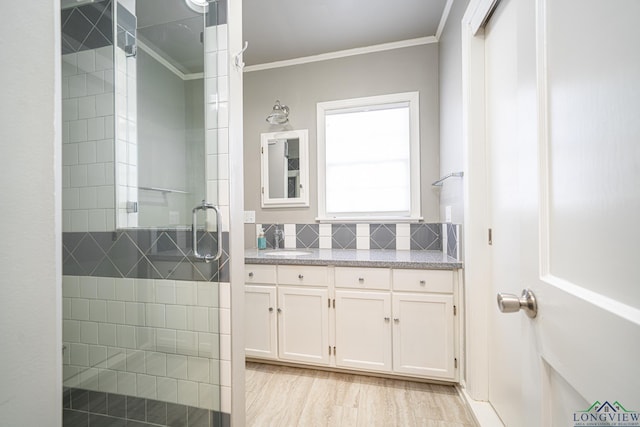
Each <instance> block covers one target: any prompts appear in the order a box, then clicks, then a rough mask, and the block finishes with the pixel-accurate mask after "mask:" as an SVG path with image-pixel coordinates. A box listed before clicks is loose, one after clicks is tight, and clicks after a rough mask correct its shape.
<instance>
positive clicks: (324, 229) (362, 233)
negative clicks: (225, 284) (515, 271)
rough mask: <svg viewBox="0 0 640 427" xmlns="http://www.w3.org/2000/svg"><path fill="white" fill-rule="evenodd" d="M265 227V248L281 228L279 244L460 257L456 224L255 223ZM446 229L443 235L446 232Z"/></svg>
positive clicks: (273, 245)
mask: <svg viewBox="0 0 640 427" xmlns="http://www.w3.org/2000/svg"><path fill="white" fill-rule="evenodd" d="M256 227H257V230H259V229H260V227H262V228H264V230H265V237H266V238H267V248H271V249H273V248H275V247H276V246H275V241H276V238H275V230H276V228H277V229H280V230H283V235H284V241H281V243H280V247H281V248H315V249H386V250H414V251H415V250H429V251H442V250H446V251H447V254H448V255H449V256H452V257H454V258H456V259H459V253H458V228H459V225H457V224H439V223H436V224H422V223H421V224H256ZM443 230H446V236H445V232H443Z"/></svg>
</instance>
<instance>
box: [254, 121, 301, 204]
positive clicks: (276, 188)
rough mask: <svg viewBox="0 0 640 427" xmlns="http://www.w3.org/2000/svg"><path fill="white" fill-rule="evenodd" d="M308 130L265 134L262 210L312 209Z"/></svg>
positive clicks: (263, 136)
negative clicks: (267, 208) (265, 208)
mask: <svg viewBox="0 0 640 427" xmlns="http://www.w3.org/2000/svg"><path fill="white" fill-rule="evenodd" d="M307 135H308V133H307V130H306V129H304V130H294V131H289V132H276V133H264V134H262V149H261V151H262V207H280V206H309V196H308V191H307V188H308V182H309V181H308V180H309V178H308V164H309V159H308V136H307Z"/></svg>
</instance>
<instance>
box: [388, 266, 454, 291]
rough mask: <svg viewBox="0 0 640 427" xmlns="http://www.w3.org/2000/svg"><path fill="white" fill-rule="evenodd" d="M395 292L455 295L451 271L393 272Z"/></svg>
mask: <svg viewBox="0 0 640 427" xmlns="http://www.w3.org/2000/svg"><path fill="white" fill-rule="evenodd" d="M393 290H394V291H408V292H439V293H453V272H452V271H450V270H402V269H400V270H393Z"/></svg>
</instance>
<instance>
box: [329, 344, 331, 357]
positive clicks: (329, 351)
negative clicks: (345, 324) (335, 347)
mask: <svg viewBox="0 0 640 427" xmlns="http://www.w3.org/2000/svg"><path fill="white" fill-rule="evenodd" d="M329 356H331V346H329Z"/></svg>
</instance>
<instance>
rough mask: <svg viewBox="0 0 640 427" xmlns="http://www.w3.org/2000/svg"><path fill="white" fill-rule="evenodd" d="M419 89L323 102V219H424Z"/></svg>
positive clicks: (320, 204) (320, 213) (320, 158)
mask: <svg viewBox="0 0 640 427" xmlns="http://www.w3.org/2000/svg"><path fill="white" fill-rule="evenodd" d="M418 101H419V98H418V92H409V93H399V94H392V95H383V96H374V97H367V98H356V99H348V100H342V101H331V102H320V103H318V217H319V218H318V219H319V220H327V221H330V220H342V221H345V220H346V221H348V220H394V221H402V220H418V219H420V143H419V141H420V135H419V124H418V117H419V111H418Z"/></svg>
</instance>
